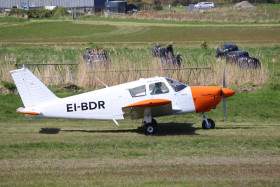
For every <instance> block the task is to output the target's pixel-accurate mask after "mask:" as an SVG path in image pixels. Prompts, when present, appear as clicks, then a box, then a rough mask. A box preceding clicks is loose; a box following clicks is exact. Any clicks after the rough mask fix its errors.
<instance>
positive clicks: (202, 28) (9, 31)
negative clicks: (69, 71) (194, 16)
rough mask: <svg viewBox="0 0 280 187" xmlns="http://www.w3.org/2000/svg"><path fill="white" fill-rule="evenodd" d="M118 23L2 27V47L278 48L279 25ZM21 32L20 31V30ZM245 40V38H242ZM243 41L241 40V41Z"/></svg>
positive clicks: (108, 20) (40, 23)
mask: <svg viewBox="0 0 280 187" xmlns="http://www.w3.org/2000/svg"><path fill="white" fill-rule="evenodd" d="M115 20H116V19H113V20H112V21H111V19H101V20H100V21H98V20H92V21H84V22H82V21H81V22H79V21H76V22H75V21H74V22H71V21H32V22H28V23H22V24H20V25H19V26H17V25H13V24H12V25H5V26H2V27H0V40H1V42H2V43H3V44H9V45H15V44H17V45H18V44H28V43H30V44H31V43H32V44H33V45H34V44H37V45H42V44H63V43H66V44H71V43H73V45H76V44H85V43H88V42H99V43H100V42H109V43H116V42H117V43H123V42H127V43H134V42H136V43H147V42H179V43H184V44H188V43H189V42H193V43H198V42H201V41H203V40H206V41H209V42H213V43H218V42H220V41H224V42H233V41H234V42H240V43H247V44H251V43H255V44H259V45H260V44H269V45H271V44H277V43H279V40H280V38H279V37H278V36H279V34H278V33H279V32H280V27H279V26H278V25H269V24H268V25H265V24H264V25H258V24H257V25H250V24H249V25H246V26H243V25H230V24H228V25H224V24H223V25H219V24H218V25H212V26H211V27H209V24H205V25H196V26H194V25H185V24H181V23H179V24H174V23H173V24H171V23H157V22H156V21H155V22H151V23H149V21H145V22H127V21H123V22H115ZM15 28H18V29H15ZM19 28H20V29H19ZM240 36H242V37H240ZM241 38H242V39H241Z"/></svg>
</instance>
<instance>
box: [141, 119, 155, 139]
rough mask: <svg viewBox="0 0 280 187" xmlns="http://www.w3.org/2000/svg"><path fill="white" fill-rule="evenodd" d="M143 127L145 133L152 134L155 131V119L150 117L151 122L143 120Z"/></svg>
mask: <svg viewBox="0 0 280 187" xmlns="http://www.w3.org/2000/svg"><path fill="white" fill-rule="evenodd" d="M143 127H144V132H145V134H146V135H153V134H155V133H156V132H157V121H156V120H155V119H152V122H151V123H146V122H145V121H144V124H143Z"/></svg>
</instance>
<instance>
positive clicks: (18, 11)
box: [9, 8, 27, 17]
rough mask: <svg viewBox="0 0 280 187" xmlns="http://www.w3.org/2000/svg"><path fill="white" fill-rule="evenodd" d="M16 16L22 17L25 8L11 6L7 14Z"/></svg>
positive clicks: (24, 13) (25, 13)
mask: <svg viewBox="0 0 280 187" xmlns="http://www.w3.org/2000/svg"><path fill="white" fill-rule="evenodd" d="M15 15H16V16H17V17H24V16H25V15H27V12H26V10H23V9H17V8H12V9H11V11H10V12H9V16H15Z"/></svg>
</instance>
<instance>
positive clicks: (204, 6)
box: [194, 2, 216, 9]
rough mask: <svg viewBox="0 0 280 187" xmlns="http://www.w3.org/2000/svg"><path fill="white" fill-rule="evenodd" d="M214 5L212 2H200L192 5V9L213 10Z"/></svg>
mask: <svg viewBox="0 0 280 187" xmlns="http://www.w3.org/2000/svg"><path fill="white" fill-rule="evenodd" d="M215 7H216V4H215V3H213V2H200V3H197V4H196V5H194V8H202V9H208V8H215Z"/></svg>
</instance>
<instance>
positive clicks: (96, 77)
mask: <svg viewBox="0 0 280 187" xmlns="http://www.w3.org/2000/svg"><path fill="white" fill-rule="evenodd" d="M95 78H96V79H97V80H98V81H99V82H101V83H102V84H103V85H104V86H106V88H108V87H109V86H108V85H107V84H105V83H104V82H102V81H101V80H100V79H99V78H98V77H95Z"/></svg>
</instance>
